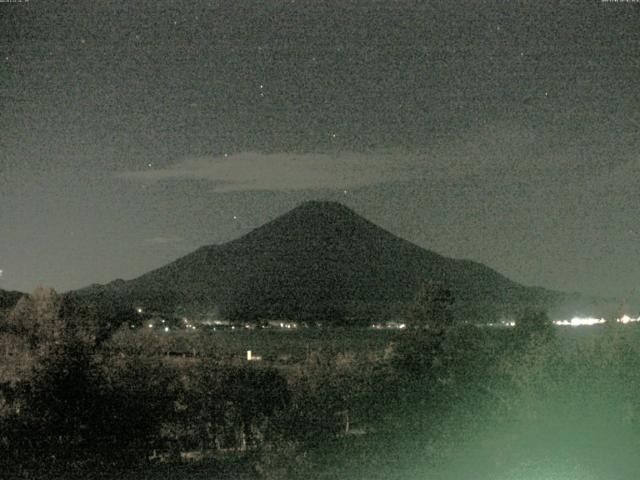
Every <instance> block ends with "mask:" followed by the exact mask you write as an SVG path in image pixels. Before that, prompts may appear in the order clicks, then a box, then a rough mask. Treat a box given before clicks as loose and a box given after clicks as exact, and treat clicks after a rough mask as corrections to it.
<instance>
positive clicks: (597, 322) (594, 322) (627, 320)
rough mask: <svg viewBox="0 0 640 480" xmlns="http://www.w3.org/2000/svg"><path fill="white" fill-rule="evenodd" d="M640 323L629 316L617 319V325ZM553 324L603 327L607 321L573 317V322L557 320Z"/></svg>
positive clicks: (639, 318)
mask: <svg viewBox="0 0 640 480" xmlns="http://www.w3.org/2000/svg"><path fill="white" fill-rule="evenodd" d="M639 321H640V317H638V318H632V317H630V316H629V315H623V316H622V317H620V318H618V319H616V323H622V324H625V325H626V324H627V323H635V322H639ZM553 323H554V324H555V325H560V326H569V327H580V326H583V325H587V326H590V325H602V324H603V323H606V320H605V319H604V318H594V317H573V318H572V319H571V320H556V321H555V322H553Z"/></svg>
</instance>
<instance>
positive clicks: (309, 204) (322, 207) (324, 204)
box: [289, 200, 359, 216]
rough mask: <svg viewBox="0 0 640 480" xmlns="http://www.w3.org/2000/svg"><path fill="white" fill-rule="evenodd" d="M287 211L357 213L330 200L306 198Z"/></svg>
mask: <svg viewBox="0 0 640 480" xmlns="http://www.w3.org/2000/svg"><path fill="white" fill-rule="evenodd" d="M289 213H303V214H312V215H313V214H318V213H321V214H334V215H336V214H339V215H345V214H347V215H356V216H359V215H357V214H356V213H355V212H354V211H353V210H351V209H350V208H349V207H347V206H346V205H344V204H342V203H340V202H336V201H331V200H308V201H306V202H303V203H301V204H300V205H298V206H297V207H295V208H294V209H293V210H291V211H290V212H289Z"/></svg>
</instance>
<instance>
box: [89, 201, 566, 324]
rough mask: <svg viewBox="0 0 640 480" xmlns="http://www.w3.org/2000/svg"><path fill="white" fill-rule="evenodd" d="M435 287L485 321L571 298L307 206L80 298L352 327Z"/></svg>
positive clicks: (348, 213)
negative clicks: (428, 285)
mask: <svg viewBox="0 0 640 480" xmlns="http://www.w3.org/2000/svg"><path fill="white" fill-rule="evenodd" d="M427 280H438V281H442V282H443V283H445V284H446V285H448V286H449V287H450V288H451V289H452V290H453V293H454V295H455V298H456V313H457V314H458V315H460V316H462V315H464V316H465V317H466V318H469V316H473V317H474V318H478V319H479V320H480V319H493V318H495V317H496V316H500V315H503V314H504V315H510V314H512V313H513V312H514V311H515V310H517V309H519V308H522V307H524V306H527V305H537V306H544V307H550V306H553V305H556V304H558V303H559V302H560V301H561V300H562V299H563V298H564V295H563V294H560V293H558V292H552V291H548V290H544V289H541V288H532V287H525V286H522V285H520V284H518V283H515V282H513V281H511V280H509V279H508V278H506V277H504V276H503V275H501V274H499V273H498V272H496V271H495V270H492V269H491V268H489V267H486V266H484V265H481V264H479V263H476V262H472V261H469V260H457V259H451V258H446V257H443V256H441V255H438V254H436V253H434V252H431V251H428V250H425V249H422V248H420V247H418V246H416V245H414V244H412V243H410V242H408V241H406V240H403V239H401V238H399V237H396V236H395V235H393V234H391V233H389V232H387V231H386V230H384V229H382V228H380V227H378V226H376V225H374V224H373V223H371V222H369V221H368V220H366V219H364V218H362V217H361V216H359V215H357V214H356V213H355V212H353V211H352V210H350V209H349V208H347V207H345V206H343V205H341V204H339V203H334V202H307V203H304V204H302V205H300V206H298V207H297V208H295V209H293V210H291V211H289V212H288V213H286V214H284V215H282V216H280V217H278V218H276V219H275V220H273V221H271V222H269V223H267V224H265V225H263V226H261V227H259V228H256V229H255V230H253V231H251V232H249V233H248V234H246V235H244V236H243V237H240V238H238V239H236V240H233V241H231V242H228V243H225V244H222V245H213V246H205V247H202V248H200V249H198V250H196V251H195V252H193V253H191V254H189V255H186V256H185V257H182V258H180V259H178V260H176V261H174V262H172V263H170V264H168V265H166V266H164V267H161V268H159V269H157V270H154V271H151V272H149V273H147V274H144V275H142V276H141V277H139V278H136V279H134V280H130V281H123V280H118V281H115V282H111V283H110V284H107V285H105V286H92V287H89V288H87V289H84V290H82V291H80V292H79V293H80V294H81V295H83V296H86V297H89V298H92V299H95V300H102V301H112V300H115V299H117V300H118V302H122V301H123V300H126V301H127V302H129V303H131V304H132V305H134V304H135V305H141V306H144V307H145V308H150V309H154V310H162V311H186V312H194V311H200V312H202V311H217V312H220V313H221V314H222V315H223V316H226V317H230V318H236V319H243V320H251V319H256V318H291V319H298V320H305V319H306V320H317V319H333V320H334V321H336V322H347V323H350V324H351V323H354V322H355V323H358V322H361V321H369V320H370V319H372V318H375V317H381V318H389V316H393V315H398V314H401V313H402V312H404V311H405V309H406V305H407V303H408V302H410V301H412V299H413V297H414V295H415V292H416V290H417V288H418V286H419V285H420V284H421V283H422V282H424V281H427Z"/></svg>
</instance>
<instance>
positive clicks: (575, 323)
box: [553, 317, 605, 327]
mask: <svg viewBox="0 0 640 480" xmlns="http://www.w3.org/2000/svg"><path fill="white" fill-rule="evenodd" d="M553 323H554V325H558V326H562V327H581V326H591V325H600V324H602V323H605V319H604V318H594V317H573V318H572V319H571V320H556V321H555V322H553Z"/></svg>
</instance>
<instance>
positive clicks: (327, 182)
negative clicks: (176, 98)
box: [119, 152, 412, 192]
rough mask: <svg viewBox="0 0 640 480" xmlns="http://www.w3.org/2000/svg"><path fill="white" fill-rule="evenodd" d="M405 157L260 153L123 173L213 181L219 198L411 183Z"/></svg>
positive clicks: (131, 177)
mask: <svg viewBox="0 0 640 480" xmlns="http://www.w3.org/2000/svg"><path fill="white" fill-rule="evenodd" d="M411 176H412V172H411V169H410V168H408V165H407V161H406V158H403V155H402V154H400V153H388V152H383V153H381V152H375V153H371V154H365V153H356V152H348V153H340V154H326V153H269V154H264V153H257V152H244V153H238V154H234V155H229V156H213V157H200V158H191V159H187V160H183V161H181V162H178V163H176V164H174V165H172V166H170V167H168V168H162V169H149V170H142V171H135V172H124V173H121V174H119V177H121V178H124V179H128V180H134V181H139V182H143V183H155V182H160V181H163V180H176V179H184V180H189V179H195V180H209V181H211V182H212V185H213V188H214V189H215V190H217V191H220V192H231V191H246V190H312V189H342V188H358V187H365V186H369V185H376V184H379V183H385V182H396V181H402V180H407V179H409V178H411Z"/></svg>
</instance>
